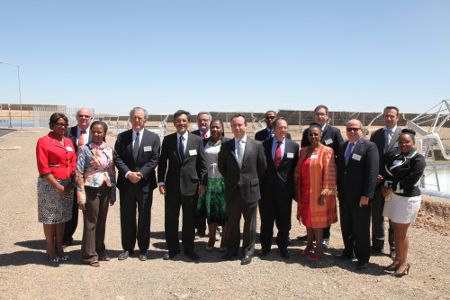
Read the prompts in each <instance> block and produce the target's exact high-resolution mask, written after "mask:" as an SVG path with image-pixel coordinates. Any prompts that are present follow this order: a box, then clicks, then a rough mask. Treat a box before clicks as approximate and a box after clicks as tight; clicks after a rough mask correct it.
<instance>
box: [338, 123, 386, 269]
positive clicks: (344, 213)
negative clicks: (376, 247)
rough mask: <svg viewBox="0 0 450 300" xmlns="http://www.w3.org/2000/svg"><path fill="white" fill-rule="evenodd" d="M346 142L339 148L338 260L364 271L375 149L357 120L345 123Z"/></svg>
mask: <svg viewBox="0 0 450 300" xmlns="http://www.w3.org/2000/svg"><path fill="white" fill-rule="evenodd" d="M346 132H347V138H348V141H347V142H345V143H343V144H342V145H341V146H340V147H339V153H338V160H337V170H338V173H337V175H338V178H337V179H338V180H337V186H338V193H339V212H340V218H341V230H342V238H343V240H344V245H345V249H344V251H343V252H342V254H341V255H340V256H337V258H340V259H352V258H353V253H355V255H356V258H357V259H358V265H357V268H358V269H366V268H367V264H368V262H369V259H370V203H369V199H372V198H373V196H374V193H375V185H376V182H377V175H378V151H377V146H376V145H375V144H374V143H372V142H370V141H368V140H366V139H364V138H363V128H362V124H361V122H360V121H359V120H355V119H353V120H350V121H348V122H347V123H346Z"/></svg>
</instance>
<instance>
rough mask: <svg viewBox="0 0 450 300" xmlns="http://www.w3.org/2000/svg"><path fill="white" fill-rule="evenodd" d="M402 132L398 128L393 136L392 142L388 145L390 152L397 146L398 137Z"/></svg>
mask: <svg viewBox="0 0 450 300" xmlns="http://www.w3.org/2000/svg"><path fill="white" fill-rule="evenodd" d="M401 132H402V130H401V129H400V127H397V129H395V131H394V134H393V135H392V139H391V142H390V143H389V145H388V150H391V149H392V148H394V146H395V144H396V143H397V142H398V137H399V136H400V133H401Z"/></svg>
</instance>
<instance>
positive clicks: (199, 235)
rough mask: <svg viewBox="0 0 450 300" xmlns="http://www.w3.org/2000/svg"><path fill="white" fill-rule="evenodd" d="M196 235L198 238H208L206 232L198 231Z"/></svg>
mask: <svg viewBox="0 0 450 300" xmlns="http://www.w3.org/2000/svg"><path fill="white" fill-rule="evenodd" d="M196 235H197V236H198V237H201V238H202V237H205V236H206V232H205V231H200V230H197V233H196Z"/></svg>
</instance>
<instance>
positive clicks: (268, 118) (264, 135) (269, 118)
mask: <svg viewBox="0 0 450 300" xmlns="http://www.w3.org/2000/svg"><path fill="white" fill-rule="evenodd" d="M276 117H277V113H276V112H275V111H273V110H269V111H267V112H266V113H265V114H264V122H265V123H266V128H264V129H262V130H260V131H258V132H257V133H255V140H257V141H261V142H263V141H265V140H267V139H270V138H272V137H273V135H274V132H273V128H272V123H273V120H275V118H276ZM286 137H287V138H288V139H291V134H290V133H289V132H288V133H287V135H286Z"/></svg>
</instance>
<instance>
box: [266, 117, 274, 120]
mask: <svg viewBox="0 0 450 300" xmlns="http://www.w3.org/2000/svg"><path fill="white" fill-rule="evenodd" d="M266 119H267V120H273V119H275V116H269V117H266Z"/></svg>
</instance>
